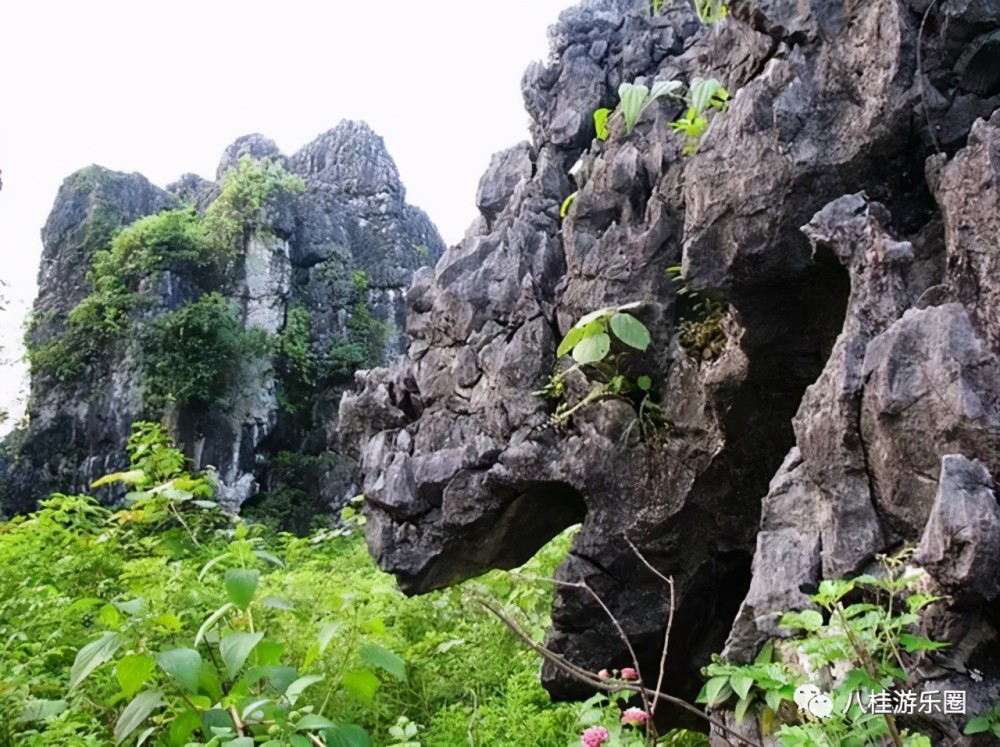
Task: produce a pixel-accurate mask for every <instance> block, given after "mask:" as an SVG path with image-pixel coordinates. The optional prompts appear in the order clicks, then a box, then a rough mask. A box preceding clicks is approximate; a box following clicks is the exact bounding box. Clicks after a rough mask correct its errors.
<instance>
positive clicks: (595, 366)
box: [535, 303, 659, 430]
mask: <svg viewBox="0 0 1000 747" xmlns="http://www.w3.org/2000/svg"><path fill="white" fill-rule="evenodd" d="M637 306H639V304H637V303H632V304H625V305H623V306H618V307H606V308H603V309H598V310H597V311H593V312H591V313H589V314H585V315H584V316H582V317H581V318H580V319H579V321H577V322H576V324H574V325H573V326H572V327H571V328H570V330H569V331H568V332H567V333H566V336H565V337H564V338H563V339H562V342H560V343H559V347H558V349H557V350H556V358H557V359H558V358H562V357H563V356H566V355H571V356H572V358H573V360H574V361H576V363H575V364H574V365H572V366H569V367H567V368H564V369H561V370H557V371H556V372H555V373H554V374H553V375H552V377H551V378H550V380H549V382H548V384H547V385H546V386H545V388H544V389H542V390H540V391H538V392H535V394H537V395H540V396H544V397H552V398H555V399H560V400H561V399H563V397H564V396H565V395H566V393H567V386H566V382H567V377H568V376H570V375H571V374H572V373H573V372H576V371H581V372H584V371H585V372H586V375H587V377H588V380H589V381H590V382H591V385H590V391H589V392H588V393H587V394H586V395H585V396H584V397H582V398H581V399H580V400H579V401H578V402H576V403H570V402H565V401H564V402H560V404H559V405H558V406H557V407H556V412H555V414H554V415H553V416H552V423H553V425H559V424H562V423H564V422H566V421H567V420H569V418H570V417H572V416H573V414H574V413H576V412H577V411H579V410H580V409H581V408H583V407H585V406H587V405H589V404H591V403H593V402H596V401H597V400H599V399H603V398H606V397H614V396H626V397H628V396H631V397H636V398H637V402H636V404H637V407H638V412H639V414H640V416H641V419H642V420H643V421H645V425H649V424H651V423H652V420H654V419H658V413H659V407H658V406H657V405H655V404H654V403H653V402H652V401H651V400H650V399H649V394H648V392H649V391H650V389H651V388H652V385H653V381H652V379H651V378H650V377H649V376H648V375H646V374H641V375H638V376H635V377H634V378H633V376H632V375H630V370H631V369H632V368H633V367H634V364H633V361H632V358H633V354H634V353H636V352H640V353H641V352H645V351H646V349H647V348H648V347H649V344H650V336H649V330H648V329H647V328H646V325H644V324H643V323H642V322H640V321H639V320H638V319H636V318H635V317H634V316H633V315H632V314H630V313H628V312H629V311H630V310H633V309H635V308H636V307H637ZM640 425H641V426H643V427H642V430H646V428H645V425H644V424H643V423H640Z"/></svg>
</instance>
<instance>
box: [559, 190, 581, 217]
mask: <svg viewBox="0 0 1000 747" xmlns="http://www.w3.org/2000/svg"><path fill="white" fill-rule="evenodd" d="M578 194H579V192H578V191H577V192H574V193H573V194H571V195H570V196H569V197H567V198H566V199H565V200H563V201H562V205H560V206H559V217H560V218H565V217H566V215H567V214H568V213H569V209H570V208H571V207H573V203H574V202H576V196H577V195H578Z"/></svg>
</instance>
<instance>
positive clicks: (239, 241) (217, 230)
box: [205, 156, 305, 256]
mask: <svg viewBox="0 0 1000 747" xmlns="http://www.w3.org/2000/svg"><path fill="white" fill-rule="evenodd" d="M304 190H305V182H303V181H302V179H301V177H299V176H297V175H295V174H291V173H289V172H288V171H287V170H285V168H284V166H282V165H281V164H280V163H278V162H277V161H274V160H272V159H269V158H265V159H262V160H259V161H258V160H255V159H253V158H251V157H250V156H243V157H242V158H240V160H239V162H238V163H237V164H236V167H235V168H232V169H230V170H229V171H227V172H226V174H225V176H224V177H223V179H222V189H221V191H220V192H219V196H218V197H217V198H216V199H215V200H214V201H213V202H212V204H211V205H209V206H208V209H207V210H206V211H205V229H206V230H207V231H208V233H209V234H210V235H211V236H212V238H213V241H214V242H215V244H216V245H217V246H219V247H220V248H221V249H222V250H224V251H226V252H228V253H229V255H230V256H235V255H236V254H238V253H239V252H240V251H241V250H242V249H243V248H244V245H245V244H246V240H247V236H248V235H249V233H250V232H251V231H254V230H258V229H260V228H261V222H260V218H261V211H262V210H263V208H264V206H265V205H266V204H267V203H268V202H270V201H274V200H277V199H280V198H281V197H282V196H290V195H295V194H299V193H301V192H303V191H304Z"/></svg>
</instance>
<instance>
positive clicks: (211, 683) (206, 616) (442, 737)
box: [0, 424, 578, 747]
mask: <svg viewBox="0 0 1000 747" xmlns="http://www.w3.org/2000/svg"><path fill="white" fill-rule="evenodd" d="M129 452H130V456H131V464H130V467H129V469H128V470H127V471H124V472H122V473H119V474H117V475H112V476H109V478H107V479H106V480H103V481H101V482H105V483H106V482H114V483H124V484H126V485H127V486H129V490H130V493H129V494H128V496H127V503H128V505H127V507H126V508H124V509H122V510H118V511H113V510H111V509H107V508H104V507H101V506H99V505H97V503H96V502H95V501H94V500H93V499H92V498H89V497H86V496H64V495H56V496H53V497H52V498H51V499H50V500H48V501H45V502H44V503H43V505H42V507H41V508H40V509H39V511H37V512H36V513H34V514H32V515H30V516H26V517H20V518H17V519H15V520H13V521H11V522H9V523H6V524H2V525H0V641H3V644H2V645H0V745H3V747H8V746H11V747H13V745H17V746H18V747H41V746H43V745H65V746H66V747H89V746H94V747H97V746H98V745H100V746H102V747H103V746H104V745H112V744H125V745H136V744H139V743H144V744H147V745H156V746H157V747H165V746H168V745H192V746H196V745H212V746H213V747H214V746H215V745H222V744H226V745H230V746H231V747H243V746H244V745H251V744H268V745H272V746H274V747H277V746H280V745H293V746H294V747H299V746H300V745H303V746H305V745H316V744H320V745H322V744H327V745H347V746H348V747H350V746H353V745H368V744H372V745H399V744H400V741H401V740H409V741H410V742H411V743H416V744H422V745H428V746H429V745H460V744H468V743H470V740H471V743H474V744H481V745H502V744H517V745H525V746H526V747H530V746H531V745H538V746H539V747H541V746H548V745H553V746H555V745H558V746H559V747H562V745H565V744H567V742H568V741H569V739H570V738H571V735H572V734H573V733H574V728H575V727H574V724H575V722H576V720H577V710H578V709H577V708H576V707H575V706H571V705H553V704H551V703H550V702H549V700H548V697H547V696H546V695H545V693H544V691H543V690H542V689H541V687H540V686H539V685H538V683H537V667H538V661H537V658H536V657H535V656H534V655H533V654H531V653H530V652H527V651H522V650H520V649H519V647H517V646H515V645H513V639H512V636H511V634H510V633H509V632H508V631H507V630H506V629H505V628H504V627H503V626H502V625H500V624H499V623H497V621H496V620H493V619H492V618H490V617H489V616H488V614H487V613H485V612H482V611H480V610H479V609H478V605H476V604H475V600H476V599H478V598H484V597H489V598H491V599H499V600H501V601H502V603H503V604H504V605H505V606H506V607H507V608H508V609H511V610H515V609H516V610H517V611H518V612H519V613H520V614H521V615H522V616H524V617H526V618H527V619H528V620H529V621H530V622H531V626H530V627H531V629H532V630H533V631H535V632H536V633H540V631H542V630H543V629H544V627H545V626H546V625H547V623H548V617H547V616H548V610H549V605H550V601H551V594H550V591H549V590H548V589H547V588H546V587H544V586H539V585H536V584H531V583H529V582H528V581H526V580H525V578H524V576H521V575H519V574H508V573H500V572H495V573H491V574H488V575H487V576H485V577H483V578H481V579H479V580H477V581H474V582H469V583H466V584H464V585H462V586H460V587H457V588H453V589H449V590H447V591H443V592H437V593H434V594H430V595H427V596H423V597H419V598H415V599H407V598H406V597H404V596H403V595H402V594H400V593H399V592H398V591H397V590H396V589H395V585H394V583H393V581H392V579H391V577H388V576H386V575H385V574H382V573H381V572H379V571H378V570H377V569H376V568H375V567H374V566H373V564H372V562H371V560H370V559H369V557H368V554H367V551H366V549H365V547H364V543H363V541H362V540H361V538H360V536H359V535H358V534H357V533H346V532H343V531H341V532H332V531H320V532H316V533H314V534H313V535H311V536H309V537H308V538H304V539H297V538H294V537H292V536H289V535H283V534H275V533H274V532H272V531H270V530H268V529H266V528H264V527H261V526H259V525H248V524H245V523H242V522H239V521H237V520H235V519H232V518H230V517H227V516H225V515H223V514H221V513H219V511H218V510H217V509H216V508H215V507H214V505H213V503H212V500H211V484H210V482H208V480H207V479H206V478H205V477H204V476H202V475H198V474H194V473H190V472H187V471H185V468H184V459H183V457H182V456H181V455H180V453H179V452H177V451H176V449H174V448H173V447H172V446H171V445H170V444H169V441H168V440H166V438H165V437H164V435H163V433H162V431H161V430H160V429H159V427H158V426H155V425H152V424H140V425H138V426H137V428H136V431H135V434H134V436H133V439H132V440H131V441H130V444H129ZM570 536H571V534H570V533H565V534H563V535H561V536H560V537H559V538H557V539H556V540H554V541H553V542H552V543H550V545H548V546H547V547H546V548H544V549H543V550H542V551H541V552H540V553H539V555H538V556H537V557H536V558H535V559H534V560H532V561H531V563H529V566H528V568H527V571H528V573H529V574H531V575H541V576H548V575H551V574H552V572H553V569H554V567H555V565H556V564H557V563H558V562H559V561H560V560H561V559H562V557H563V556H564V554H565V552H566V550H567V548H568V543H569V541H570ZM27 620H30V621H31V625H30V626H29V625H25V621H27ZM241 734H242V736H241ZM400 734H402V737H400ZM576 739H577V740H578V737H577V738H576ZM304 740H306V741H304Z"/></svg>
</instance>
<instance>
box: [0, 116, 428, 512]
mask: <svg viewBox="0 0 1000 747" xmlns="http://www.w3.org/2000/svg"><path fill="white" fill-rule="evenodd" d="M165 210H166V211H169V212H162V211H165ZM146 216H156V217H154V218H146V220H144V221H139V219H143V218H145V217H146ZM136 221H139V222H138V223H137V222H136ZM42 241H43V245H44V251H43V255H42V263H41V267H40V270H39V276H38V277H39V295H38V298H37V300H36V302H35V306H34V309H33V313H32V321H31V324H30V325H29V331H28V335H27V342H28V348H29V358H30V360H31V368H32V379H31V395H30V401H29V405H28V414H29V424H28V425H27V428H26V429H24V430H22V431H20V432H17V433H15V434H13V435H12V436H11V437H10V438H9V439H8V440H7V442H6V443H5V445H4V457H3V461H2V464H0V467H2V469H0V511H4V512H20V511H26V510H29V509H30V508H31V507H32V506H33V505H34V502H35V500H36V499H37V498H38V497H39V496H44V495H46V494H47V493H48V492H49V491H51V490H59V491H62V492H71V491H84V490H86V489H87V488H88V487H89V484H90V482H91V481H92V480H93V479H94V478H96V477H98V476H100V475H102V474H105V473H107V472H109V471H113V470H115V469H116V468H119V467H120V466H121V464H120V462H119V461H118V460H120V459H121V457H120V454H121V450H122V447H123V446H124V443H125V441H126V439H127V438H128V435H129V429H130V425H131V423H132V422H134V421H136V420H139V419H141V418H152V419H160V418H165V419H166V421H167V422H169V423H170V424H171V426H172V430H173V433H174V435H175V436H176V438H177V439H178V441H179V442H180V443H182V444H184V448H185V450H186V452H187V453H188V455H189V456H191V457H192V458H194V460H195V463H196V464H197V465H199V466H201V467H205V466H209V465H211V466H212V467H214V469H215V470H217V472H218V476H219V479H220V481H221V495H222V498H223V500H224V502H225V503H227V504H228V505H229V506H230V507H232V508H235V507H238V506H241V505H242V504H243V503H244V502H245V501H246V500H247V499H249V498H251V497H252V496H253V497H254V502H255V503H262V502H263V503H264V504H265V508H266V507H267V506H270V509H272V510H273V511H274V512H277V513H282V514H283V516H284V519H285V521H286V526H287V528H296V529H304V528H306V527H307V526H308V522H309V520H310V519H311V518H312V516H314V515H315V514H316V513H317V512H321V511H323V510H326V509H328V508H329V506H330V505H331V504H339V503H341V502H342V501H343V500H344V499H345V497H350V495H352V494H353V493H351V490H352V464H351V462H350V460H349V459H347V458H346V457H344V456H343V455H342V454H341V453H340V448H339V444H338V437H337V432H336V428H335V425H334V424H335V421H336V414H337V406H338V402H339V399H340V395H341V393H342V391H343V389H344V386H345V384H348V383H349V382H350V380H351V376H352V374H353V371H354V370H355V369H356V368H359V367H363V366H371V365H374V364H377V363H379V362H380V361H382V360H388V358H389V357H391V356H392V355H394V354H396V353H398V352H399V350H400V349H401V345H402V342H403V336H402V328H403V325H404V316H405V305H404V304H403V302H402V296H403V292H404V291H405V289H406V287H407V286H408V285H409V283H410V280H411V276H412V274H413V272H414V271H415V270H416V269H417V268H419V267H421V266H423V265H426V264H427V263H433V262H434V261H435V260H436V259H437V258H438V257H439V256H440V254H441V252H442V251H443V249H444V246H443V244H442V241H441V239H440V237H439V236H438V233H437V231H436V229H435V228H434V226H433V225H432V223H431V222H430V220H429V219H428V218H427V216H426V215H425V214H424V213H423V212H422V211H420V210H419V209H417V208H415V207H413V206H411V205H409V204H407V202H406V193H405V190H404V188H403V185H402V184H401V182H400V179H399V174H398V172H397V170H396V166H395V164H394V162H393V160H392V158H391V157H390V156H389V154H388V153H387V152H386V150H385V146H384V144H383V142H382V139H381V138H380V137H378V136H377V135H376V134H375V133H374V132H372V131H371V129H370V128H368V126H367V125H365V124H363V123H356V122H347V121H345V122H341V123H340V124H339V125H338V126H337V127H335V128H334V129H332V130H330V131H329V132H327V133H324V134H323V135H320V136H319V137H318V138H317V139H316V140H314V141H313V142H311V143H309V144H308V145H306V146H305V147H303V148H302V149H301V150H300V151H299V152H298V153H296V154H294V155H293V156H291V157H286V156H284V155H282V154H281V153H280V152H279V151H278V148H277V146H276V145H275V144H274V143H273V142H272V141H270V140H268V139H267V138H265V137H263V136H260V135H249V136H246V137H242V138H240V139H239V140H237V141H236V142H235V143H233V144H232V145H231V146H229V147H228V148H227V149H226V151H225V153H224V155H223V157H222V160H221V162H220V164H219V168H218V173H217V181H216V182H209V181H206V180H203V179H201V178H199V177H197V176H194V175H186V176H184V177H182V178H181V179H180V180H179V181H177V182H176V183H174V184H172V185H170V186H168V187H167V188H166V189H165V190H164V189H160V188H158V187H156V186H153V185H152V184H150V183H149V182H148V181H147V180H146V179H145V178H144V177H143V176H142V175H140V174H122V173H116V172H112V171H108V170H106V169H103V168H101V167H99V166H91V167H88V168H86V169H83V170H81V171H79V172H77V173H75V174H73V175H72V176H70V177H68V178H67V179H66V180H65V182H64V183H63V185H62V187H61V188H60V190H59V193H58V196H57V198H56V202H55V205H54V207H53V209H52V212H51V214H50V215H49V218H48V221H47V222H46V224H45V227H44V228H43V229H42ZM213 293H218V294H219V297H217V296H214V295H212V294H213ZM107 497H108V498H112V497H113V496H111V495H110V494H109V495H108V496H107Z"/></svg>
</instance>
